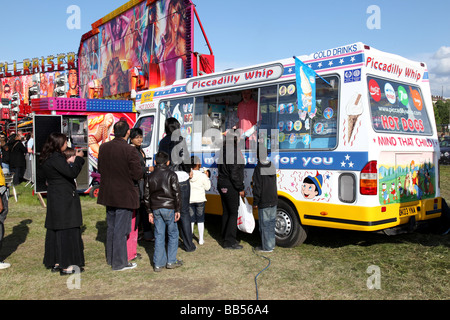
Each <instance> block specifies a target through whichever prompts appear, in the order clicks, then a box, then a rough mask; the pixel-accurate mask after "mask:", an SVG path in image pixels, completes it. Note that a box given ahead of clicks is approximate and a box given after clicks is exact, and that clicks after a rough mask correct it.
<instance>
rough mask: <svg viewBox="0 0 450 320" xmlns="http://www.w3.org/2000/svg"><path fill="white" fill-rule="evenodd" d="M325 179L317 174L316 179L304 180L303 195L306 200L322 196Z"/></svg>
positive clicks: (307, 178)
mask: <svg viewBox="0 0 450 320" xmlns="http://www.w3.org/2000/svg"><path fill="white" fill-rule="evenodd" d="M322 184H323V177H322V175H321V174H319V173H318V172H317V175H316V176H315V177H313V176H307V177H306V178H305V179H304V180H303V184H302V195H303V197H305V199H313V198H314V197H317V196H320V195H321V194H322Z"/></svg>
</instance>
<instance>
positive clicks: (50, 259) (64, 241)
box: [40, 133, 84, 275]
mask: <svg viewBox="0 0 450 320" xmlns="http://www.w3.org/2000/svg"><path fill="white" fill-rule="evenodd" d="M66 148H67V137H66V136H65V135H64V134H62V133H52V134H50V136H49V137H48V138H47V141H46V143H45V145H44V147H43V149H42V153H41V156H40V162H41V164H42V171H43V174H44V176H45V179H46V181H47V186H48V187H47V216H46V219H45V228H46V229H47V234H46V238H45V254H44V265H45V266H46V267H47V268H48V269H50V268H51V269H52V271H53V272H57V271H59V272H60V274H61V275H65V274H71V273H74V272H75V271H76V270H75V269H74V268H73V267H71V266H78V267H79V268H80V269H81V270H82V267H83V266H84V252H83V251H84V246H83V241H82V239H81V225H82V224H83V219H82V215H81V203H80V197H79V195H78V192H77V189H76V184H75V178H76V177H77V176H78V174H79V173H80V171H81V169H82V167H83V164H84V159H83V151H81V150H77V152H76V158H75V161H74V162H73V164H70V165H69V163H68V162H67V160H66V157H65V155H64V154H63V152H64V151H65V150H66Z"/></svg>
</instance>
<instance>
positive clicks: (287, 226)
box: [275, 199, 307, 248]
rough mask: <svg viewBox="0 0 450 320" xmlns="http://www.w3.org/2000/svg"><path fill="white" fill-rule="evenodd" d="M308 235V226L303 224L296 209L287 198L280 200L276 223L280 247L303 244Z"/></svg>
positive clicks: (276, 235) (277, 240) (277, 239)
mask: <svg viewBox="0 0 450 320" xmlns="http://www.w3.org/2000/svg"><path fill="white" fill-rule="evenodd" d="M306 237H307V228H306V227H305V226H302V225H301V223H300V218H299V216H298V214H297V212H296V210H295V209H294V208H293V207H292V206H291V205H290V204H289V203H287V202H286V201H285V200H281V199H280V200H278V207H277V217H276V224H275V238H276V243H277V245H278V246H280V247H285V248H292V247H295V246H298V245H300V244H302V243H303V242H304V241H305V240H306Z"/></svg>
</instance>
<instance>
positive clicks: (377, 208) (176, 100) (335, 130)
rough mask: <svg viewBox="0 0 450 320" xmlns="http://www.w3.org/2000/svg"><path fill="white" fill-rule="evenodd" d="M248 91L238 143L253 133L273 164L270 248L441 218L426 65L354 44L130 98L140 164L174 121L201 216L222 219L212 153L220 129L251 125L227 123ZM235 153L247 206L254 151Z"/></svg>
mask: <svg viewBox="0 0 450 320" xmlns="http://www.w3.org/2000/svg"><path fill="white" fill-rule="evenodd" d="M249 90H250V92H251V98H252V100H253V101H254V104H253V105H254V106H256V108H255V110H254V112H256V114H255V115H252V117H253V118H254V119H256V122H255V123H252V126H251V129H252V132H242V139H244V140H245V139H249V137H251V135H256V139H255V140H253V141H259V143H263V144H264V146H265V147H266V148H267V150H268V157H269V159H270V160H271V161H272V163H273V165H275V166H276V170H277V171H276V172H277V183H278V195H279V202H278V213H277V220H276V237H277V244H278V245H280V246H287V247H291V246H295V245H298V244H300V243H302V242H303V241H304V240H305V239H306V237H307V232H308V227H310V226H315V227H327V228H338V229H347V230H359V231H368V232H372V231H384V232H385V233H386V234H394V233H396V232H397V231H398V230H404V229H407V230H410V231H411V230H414V229H415V228H416V227H417V225H418V224H419V223H422V222H426V221H429V220H431V219H435V218H438V217H440V215H441V210H442V198H441V194H440V189H439V168H438V159H439V144H438V136H437V131H436V124H435V119H434V114H433V105H432V101H431V93H430V85H429V76H428V70H427V66H426V65H425V64H424V63H422V62H416V61H411V60H408V59H406V58H403V57H401V56H398V55H395V54H391V53H386V52H382V51H379V50H376V49H375V48H372V47H370V46H368V45H365V44H363V43H354V44H350V45H345V46H341V47H338V48H332V49H329V50H323V51H318V52H315V53H312V54H310V55H303V56H296V57H293V58H288V59H284V60H279V61H273V62H270V63H265V64H260V65H255V66H250V67H245V68H239V69H234V70H228V71H224V72H220V73H214V74H209V75H205V76H200V77H195V78H189V79H183V80H179V81H176V82H175V83H174V84H173V85H171V86H169V87H164V88H156V89H151V90H147V91H143V92H139V93H138V95H137V98H136V111H138V113H139V117H138V119H137V121H136V126H137V127H140V128H142V129H143V131H144V135H145V137H144V146H145V152H146V155H147V160H148V161H149V163H151V162H152V158H153V157H154V154H155V153H156V152H157V148H158V142H159V141H160V140H161V139H162V137H163V136H164V122H165V120H166V119H167V118H168V117H175V118H176V119H178V120H179V122H180V124H181V130H180V131H181V134H182V136H183V137H184V139H185V140H186V142H187V145H188V149H189V150H188V151H189V152H190V154H191V155H196V156H198V157H199V158H201V159H202V165H203V167H205V168H208V169H209V170H210V172H211V182H212V187H211V189H210V191H209V192H208V198H207V199H208V201H207V205H206V212H207V213H211V214H221V213H222V205H221V200H220V196H219V192H218V190H217V177H218V172H217V162H218V161H219V160H218V159H219V158H220V157H219V156H218V154H219V152H220V146H221V143H222V141H223V137H224V135H223V133H224V132H226V130H227V129H231V128H234V127H236V126H238V127H239V123H242V121H243V120H249V121H251V119H250V118H249V119H242V117H241V118H239V116H238V115H239V112H238V109H239V106H240V103H241V101H242V99H243V95H242V93H243V91H247V92H248V91H249ZM246 105H247V106H250V104H246ZM248 108H250V107H248ZM246 111H247V112H245V113H244V114H250V113H251V112H253V111H250V110H249V109H248V110H246ZM240 114H241V115H242V113H240ZM237 124H238V125H237ZM241 150H242V153H243V156H244V159H245V164H246V166H245V181H244V183H245V187H246V189H245V191H246V196H247V197H248V198H249V201H250V202H251V198H252V187H251V180H252V173H253V168H254V167H255V165H256V162H257V154H256V150H257V149H256V148H255V144H253V147H252V143H249V144H247V143H243V144H242V145H241ZM255 216H257V214H256V212H255Z"/></svg>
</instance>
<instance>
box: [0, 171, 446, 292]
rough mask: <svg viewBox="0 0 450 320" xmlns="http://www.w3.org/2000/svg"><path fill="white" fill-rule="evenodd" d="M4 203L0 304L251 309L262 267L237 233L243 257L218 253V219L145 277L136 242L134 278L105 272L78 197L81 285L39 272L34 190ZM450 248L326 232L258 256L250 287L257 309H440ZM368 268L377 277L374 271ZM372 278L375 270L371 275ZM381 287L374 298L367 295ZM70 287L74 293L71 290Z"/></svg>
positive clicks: (40, 213)
mask: <svg viewBox="0 0 450 320" xmlns="http://www.w3.org/2000/svg"><path fill="white" fill-rule="evenodd" d="M441 178H442V182H441V188H442V193H443V196H444V197H445V198H447V199H450V167H449V166H442V167H441ZM17 191H18V194H19V196H18V202H17V203H16V202H15V201H14V198H13V197H11V198H10V212H9V215H8V218H7V220H6V222H5V228H6V237H5V239H4V244H3V248H2V251H1V252H0V257H1V259H5V260H6V261H7V262H9V263H11V267H10V268H9V269H5V270H0V300H16V299H25V300H41V299H51V300H70V299H88V300H98V299H102V300H103V299H108V300H116V299H125V300H128V299H130V300H143V299H152V300H160V299H164V300H253V299H256V285H255V276H256V275H257V274H258V273H259V272H260V271H261V270H262V269H264V268H265V267H266V266H267V265H268V260H267V259H266V258H264V257H261V256H258V255H256V254H255V253H254V252H253V250H252V247H253V246H255V245H257V244H259V234H258V232H257V231H255V232H254V234H253V235H247V234H242V233H240V238H241V244H243V246H244V249H243V250H235V251H233V250H224V249H222V248H221V247H220V246H219V244H218V241H219V232H220V231H219V230H220V218H219V217H217V216H207V220H206V231H205V232H206V235H205V244H204V245H203V246H198V249H197V250H196V251H195V252H193V253H186V252H184V251H182V250H179V254H178V256H179V258H181V259H182V260H183V261H184V266H183V267H181V268H178V269H175V270H164V271H163V272H161V273H155V272H153V269H152V267H151V264H150V260H151V256H152V254H153V243H150V242H139V244H138V252H139V253H141V254H142V259H141V260H139V261H138V267H137V268H136V269H133V270H128V271H123V272H117V271H112V270H111V268H110V267H109V266H108V265H107V264H106V261H105V253H104V252H105V238H106V222H105V209H104V207H102V206H99V205H97V204H96V202H95V200H94V199H91V198H89V197H87V196H83V197H82V206H83V218H84V232H83V241H84V245H85V258H86V267H85V270H86V271H85V272H84V273H82V274H81V282H80V283H78V284H79V285H77V282H70V283H69V284H70V285H69V286H68V285H67V280H68V279H69V278H68V277H62V276H60V275H59V274H58V273H51V272H50V271H49V270H46V269H45V267H44V266H43V264H42V258H43V255H44V238H45V228H44V221H45V208H43V207H42V206H41V205H40V203H39V200H38V198H37V196H33V195H32V189H31V188H30V187H25V186H24V185H23V184H22V185H20V186H19V187H18V188H17ZM449 247H450V238H449V236H448V235H445V236H443V235H439V234H437V233H427V232H416V233H412V234H403V235H398V236H390V237H389V236H386V235H382V234H376V233H362V232H350V231H342V230H331V229H316V228H313V229H311V230H310V234H309V237H308V239H307V241H306V242H305V243H304V244H302V245H301V246H299V247H296V248H279V247H277V248H276V249H275V251H274V252H272V253H266V254H265V257H267V258H269V259H270V266H269V267H268V268H267V269H266V270H265V271H264V272H262V273H261V274H260V275H259V276H258V279H257V286H258V287H257V288H258V293H259V299H261V300H281V299H284V300H299V299H305V300H309V299H322V300H335V299H344V300H360V299H362V300H375V299H376V300H404V299H406V300H410V299H423V300H428V299H437V300H446V299H448V297H449V296H450V253H449ZM373 268H375V269H373ZM373 270H378V271H377V272H375V273H373V272H374V271H373ZM375 276H377V277H378V279H379V280H380V281H379V282H378V283H377V284H379V286H376V287H375V288H374V289H369V288H368V282H369V284H371V283H375V282H373V281H372V279H373V278H374V277H375ZM74 285H75V288H74Z"/></svg>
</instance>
